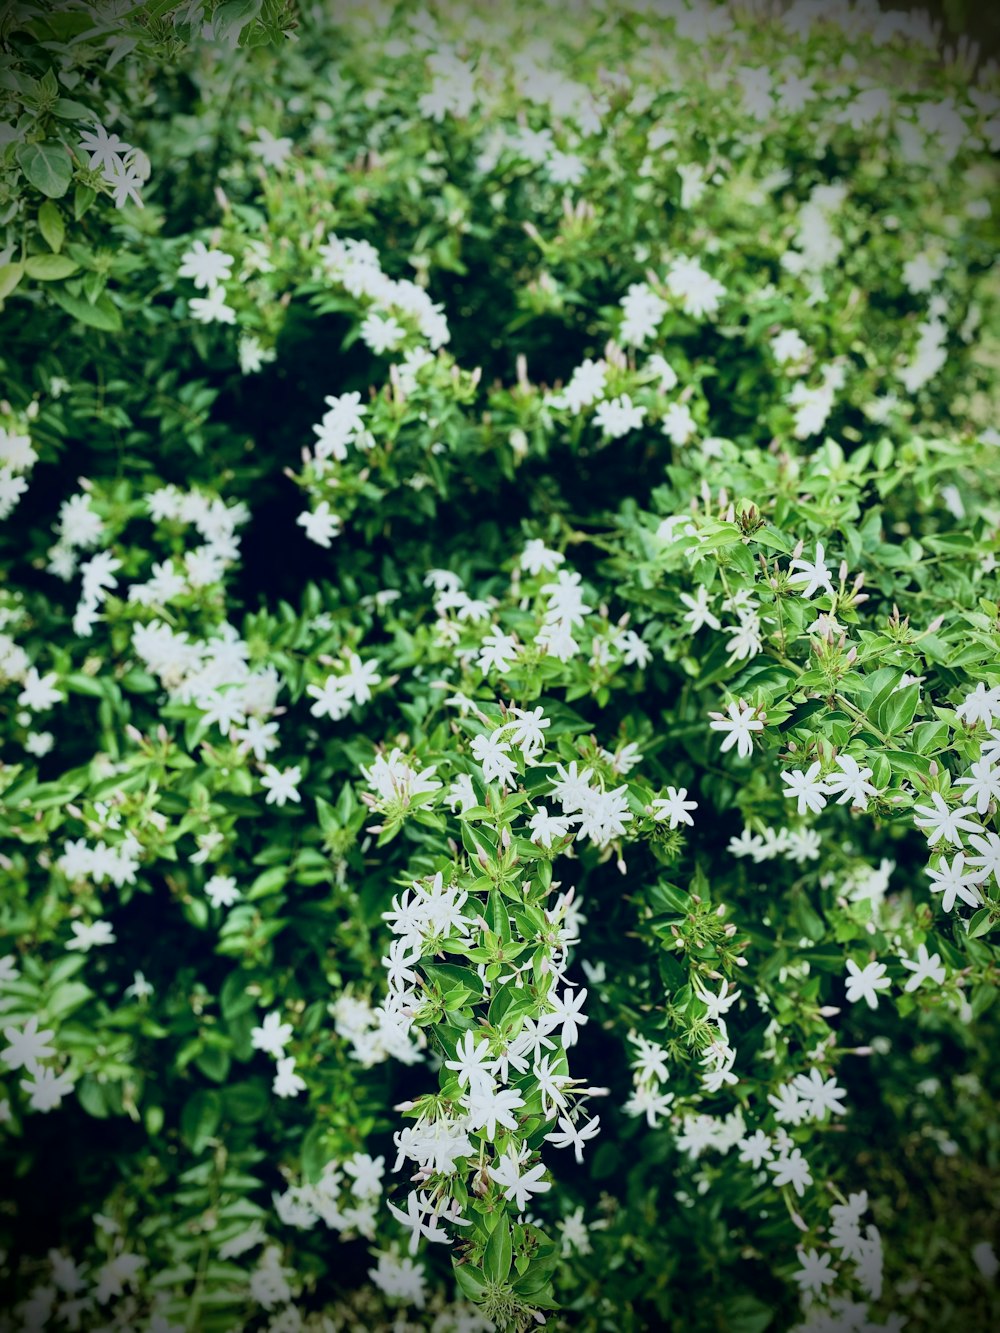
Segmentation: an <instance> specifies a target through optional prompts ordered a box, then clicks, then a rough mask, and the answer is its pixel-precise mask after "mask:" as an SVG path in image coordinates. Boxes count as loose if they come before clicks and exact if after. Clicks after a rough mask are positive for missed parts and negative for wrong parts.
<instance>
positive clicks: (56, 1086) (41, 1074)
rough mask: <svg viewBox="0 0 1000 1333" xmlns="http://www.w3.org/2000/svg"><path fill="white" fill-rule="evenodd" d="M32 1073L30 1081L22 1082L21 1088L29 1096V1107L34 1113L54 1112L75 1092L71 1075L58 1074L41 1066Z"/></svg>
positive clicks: (23, 1080)
mask: <svg viewBox="0 0 1000 1333" xmlns="http://www.w3.org/2000/svg"><path fill="white" fill-rule="evenodd" d="M30 1073H31V1078H30V1080H29V1079H22V1080H21V1088H22V1089H23V1091H24V1092H26V1093H27V1094H28V1099H29V1100H28V1105H29V1106H30V1107H31V1109H32V1110H33V1111H53V1110H55V1109H56V1108H57V1107H58V1106H60V1105H61V1103H62V1099H63V1098H64V1097H67V1096H69V1094H70V1093H71V1092H72V1091H73V1078H72V1075H70V1074H69V1073H62V1074H57V1073H56V1072H55V1070H54V1069H49V1068H48V1067H47V1066H46V1065H39V1066H38V1067H37V1068H36V1069H33V1070H31V1071H30Z"/></svg>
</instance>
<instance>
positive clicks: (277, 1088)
mask: <svg viewBox="0 0 1000 1333" xmlns="http://www.w3.org/2000/svg"><path fill="white" fill-rule="evenodd" d="M305 1087H306V1084H305V1080H304V1079H303V1078H300V1077H299V1075H298V1074H296V1072H295V1057H294V1056H292V1055H289V1056H288V1057H287V1058H284V1059H279V1060H278V1064H277V1072H276V1073H275V1075H274V1081H273V1083H272V1084H271V1091H272V1092H273V1093H274V1094H275V1095H276V1096H278V1097H297V1096H298V1095H299V1093H300V1092H304V1091H305Z"/></svg>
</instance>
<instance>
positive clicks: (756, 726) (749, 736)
mask: <svg viewBox="0 0 1000 1333" xmlns="http://www.w3.org/2000/svg"><path fill="white" fill-rule="evenodd" d="M726 714H728V717H727V716H726ZM726 714H724V713H709V717H711V718H714V719H715V720H714V721H713V722H712V723H711V730H712V731H724V732H726V733H727V735H726V738H725V740H724V741H723V742H722V747H721V748H722V753H723V754H725V752H726V751H727V750H731V749H732V748H733V746H734V745H735V746H736V752H737V754H738V755H739V756H740V758H741V759H749V757H750V756H751V755H752V754H753V733H754V732H755V731H763V730H764V716H763V714H762V715H761V716H760V717H758V716H757V710H756V709H755V708H751V707H750V705H749V704H748V703H746V701H745V700H743V699H735V700H733V702H732V703H730V704H729V705H728V707H727V708H726Z"/></svg>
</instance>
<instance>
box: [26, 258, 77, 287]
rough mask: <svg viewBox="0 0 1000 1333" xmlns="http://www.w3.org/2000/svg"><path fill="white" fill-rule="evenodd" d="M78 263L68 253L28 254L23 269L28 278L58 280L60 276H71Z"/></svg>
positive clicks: (42, 280) (45, 280)
mask: <svg viewBox="0 0 1000 1333" xmlns="http://www.w3.org/2000/svg"><path fill="white" fill-rule="evenodd" d="M79 267H80V265H79V264H78V263H77V262H76V260H75V259H70V257H69V255H29V256H28V258H27V259H26V260H25V261H24V271H25V273H27V275H28V277H29V278H37V279H38V281H39V282H58V280H59V279H60V278H71V277H72V276H73V274H74V273H75V272H76V271H77V269H78V268H79Z"/></svg>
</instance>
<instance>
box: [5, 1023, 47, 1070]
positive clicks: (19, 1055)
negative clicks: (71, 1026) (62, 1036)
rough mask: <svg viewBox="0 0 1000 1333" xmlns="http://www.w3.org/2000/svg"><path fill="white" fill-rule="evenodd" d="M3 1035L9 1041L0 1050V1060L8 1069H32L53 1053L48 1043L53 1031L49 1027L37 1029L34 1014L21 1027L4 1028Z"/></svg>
mask: <svg viewBox="0 0 1000 1333" xmlns="http://www.w3.org/2000/svg"><path fill="white" fill-rule="evenodd" d="M3 1035H4V1036H5V1037H6V1038H7V1041H8V1042H9V1043H10V1044H9V1045H8V1046H7V1048H6V1049H5V1050H3V1051H0V1060H2V1061H3V1062H4V1064H5V1065H6V1066H7V1068H8V1069H11V1070H13V1069H27V1070H29V1071H30V1070H32V1069H34V1068H35V1067H36V1066H37V1064H38V1062H39V1061H40V1060H47V1059H49V1057H50V1056H53V1055H55V1050H54V1048H53V1047H51V1046H49V1045H48V1041H49V1038H50V1037H54V1036H55V1033H54V1032H53V1031H52V1030H51V1029H46V1030H45V1031H43V1032H39V1030H38V1018H37V1016H36V1015H35V1014H32V1016H31V1017H30V1018H29V1019H28V1021H27V1022H26V1023H25V1025H24V1027H23V1028H15V1027H9V1028H4V1030H3Z"/></svg>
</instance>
